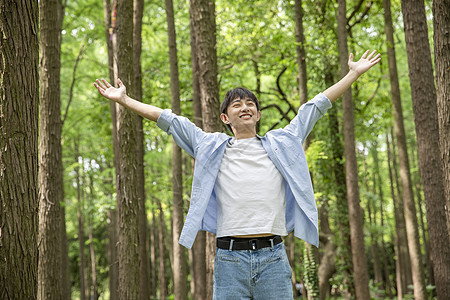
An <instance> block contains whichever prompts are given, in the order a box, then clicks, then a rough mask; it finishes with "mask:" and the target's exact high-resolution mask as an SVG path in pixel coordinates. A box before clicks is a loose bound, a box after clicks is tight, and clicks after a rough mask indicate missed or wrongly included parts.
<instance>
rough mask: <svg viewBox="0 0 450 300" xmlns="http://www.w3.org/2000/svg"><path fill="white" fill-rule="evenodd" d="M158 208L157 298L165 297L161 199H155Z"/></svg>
mask: <svg viewBox="0 0 450 300" xmlns="http://www.w3.org/2000/svg"><path fill="white" fill-rule="evenodd" d="M156 201H157V205H158V209H159V227H158V228H159V233H158V244H159V275H158V277H159V299H165V298H166V285H167V284H166V266H165V255H164V253H165V251H164V231H165V230H164V228H165V223H164V222H165V221H164V212H163V210H162V206H161V201H160V200H159V199H156Z"/></svg>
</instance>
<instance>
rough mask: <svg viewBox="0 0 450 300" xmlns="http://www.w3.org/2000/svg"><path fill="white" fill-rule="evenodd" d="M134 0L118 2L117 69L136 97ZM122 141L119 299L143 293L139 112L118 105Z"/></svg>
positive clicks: (120, 148) (119, 190)
mask: <svg viewBox="0 0 450 300" xmlns="http://www.w3.org/2000/svg"><path fill="white" fill-rule="evenodd" d="M132 45H133V1H132V0H127V1H119V2H118V5H117V58H116V59H117V69H118V78H120V79H121V80H122V82H123V83H124V85H125V86H128V87H130V91H129V92H128V93H129V94H130V95H131V97H134V94H133V86H134V78H133V76H134V75H133V49H132ZM117 133H118V134H117V135H118V140H119V161H120V163H119V165H120V167H119V176H118V178H117V183H116V184H117V185H118V189H117V191H118V193H117V206H118V211H119V241H118V242H119V248H118V249H119V251H118V257H119V298H120V299H127V298H133V299H137V298H138V297H139V295H140V288H139V287H140V280H139V253H138V247H136V246H139V237H138V211H139V204H138V203H139V202H138V201H139V196H138V191H137V170H136V168H135V165H136V160H137V146H136V115H135V114H134V113H133V112H131V111H129V110H127V109H126V108H124V107H122V106H119V109H118V110H117Z"/></svg>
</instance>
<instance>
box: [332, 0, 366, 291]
mask: <svg viewBox="0 0 450 300" xmlns="http://www.w3.org/2000/svg"><path fill="white" fill-rule="evenodd" d="M346 27H347V16H346V1H345V0H338V47H339V61H340V67H341V77H344V76H345V75H346V74H347V72H348V65H347V61H348V46H347V28H346ZM342 106H343V110H344V117H343V118H344V145H345V147H344V150H345V169H346V183H347V200H348V208H349V214H350V219H349V221H350V237H351V244H352V259H353V271H354V281H355V290H356V298H358V299H369V298H370V293H369V276H368V273H367V262H366V257H365V249H364V233H363V221H362V216H361V206H360V203H359V202H360V200H359V187H358V166H357V161H356V154H355V129H354V127H355V124H354V114H353V109H354V108H353V99H352V91H351V89H348V90H347V91H346V92H345V93H344V96H343V99H342Z"/></svg>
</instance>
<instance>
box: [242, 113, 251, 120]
mask: <svg viewBox="0 0 450 300" xmlns="http://www.w3.org/2000/svg"><path fill="white" fill-rule="evenodd" d="M239 118H241V119H244V120H248V119H251V118H252V115H250V114H242V115H240V116H239Z"/></svg>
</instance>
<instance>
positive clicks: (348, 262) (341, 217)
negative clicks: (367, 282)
mask: <svg viewBox="0 0 450 300" xmlns="http://www.w3.org/2000/svg"><path fill="white" fill-rule="evenodd" d="M332 70H333V68H332V67H330V66H325V65H324V74H325V85H326V86H331V85H332V84H333V82H334V81H335V80H334V78H333V72H332ZM339 107H340V105H339V103H336V102H335V107H334V109H330V110H329V111H328V113H327V115H328V124H329V126H328V127H329V129H330V132H329V135H330V141H331V149H332V169H333V178H334V184H335V187H336V188H335V196H336V214H337V220H336V221H337V223H338V226H339V237H340V238H338V239H336V241H337V246H338V249H337V253H338V258H339V259H340V261H338V262H337V264H339V265H340V266H339V269H340V270H342V271H343V273H344V275H343V276H344V281H343V285H344V294H345V295H344V296H345V299H350V297H351V295H354V291H355V286H354V281H353V274H352V273H353V271H352V270H353V262H352V256H351V253H352V248H351V241H350V224H349V214H348V204H347V187H346V185H345V165H344V159H343V157H344V149H343V147H342V141H341V138H340V136H341V134H340V132H339V128H340V127H341V126H340V124H339V120H338V109H339Z"/></svg>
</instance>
